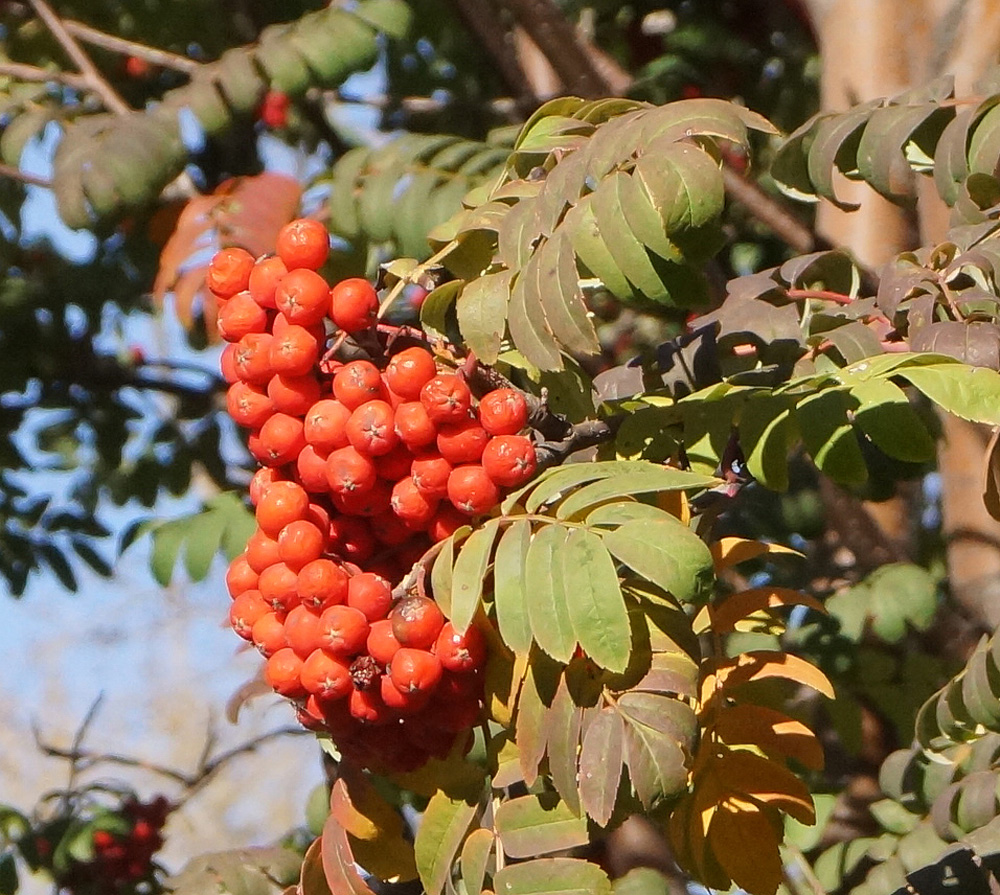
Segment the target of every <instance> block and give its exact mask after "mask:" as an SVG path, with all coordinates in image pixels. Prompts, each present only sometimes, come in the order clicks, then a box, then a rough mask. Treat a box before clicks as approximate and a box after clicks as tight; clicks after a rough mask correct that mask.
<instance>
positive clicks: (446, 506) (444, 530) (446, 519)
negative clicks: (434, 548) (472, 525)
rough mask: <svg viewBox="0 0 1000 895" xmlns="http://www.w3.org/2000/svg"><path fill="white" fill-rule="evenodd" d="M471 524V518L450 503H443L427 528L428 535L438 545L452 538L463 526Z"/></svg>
mask: <svg viewBox="0 0 1000 895" xmlns="http://www.w3.org/2000/svg"><path fill="white" fill-rule="evenodd" d="M468 524H469V517H468V516H467V515H466V514H465V513H462V512H459V511H458V510H456V509H455V507H453V506H452V505H451V504H450V503H442V504H441V506H440V507H438V511H437V512H436V513H435V514H434V518H433V519H431V523H430V525H428V526H427V534H428V536H429V537H430V539H431V540H432V541H433V542H434V543H435V544H436V543H437V542H438V541H443V540H444V539H445V538H450V537H451V536H452V535H453V534H454V533H455V532H456V531H457V530H458V529H460V528H461V527H462V526H463V525H468Z"/></svg>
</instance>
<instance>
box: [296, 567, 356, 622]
mask: <svg viewBox="0 0 1000 895" xmlns="http://www.w3.org/2000/svg"><path fill="white" fill-rule="evenodd" d="M347 584H348V575H347V572H345V571H344V570H343V568H341V566H339V565H337V564H336V563H335V562H334V561H333V560H331V559H323V558H321V559H314V560H313V561H312V562H309V563H306V564H305V565H304V566H303V567H302V568H301V569H299V577H298V582H297V588H298V592H299V598H300V599H301V600H302V602H303V603H304V604H305V605H306V606H309V607H311V608H313V609H325V608H327V607H328V606H336V605H339V604H341V603H346V602H347Z"/></svg>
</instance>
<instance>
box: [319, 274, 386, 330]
mask: <svg viewBox="0 0 1000 895" xmlns="http://www.w3.org/2000/svg"><path fill="white" fill-rule="evenodd" d="M377 312H378V293H377V292H376V291H375V287H374V286H372V284H371V283H369V282H368V281H367V280H363V279H361V278H360V277H352V278H351V279H348V280H341V281H340V282H339V283H337V285H336V286H334V287H333V288H332V289H331V290H330V316H331V317H332V318H333V322H334V323H336V324H337V326H339V327H340V328H341V329H342V330H343V331H344V332H347V333H356V332H361V331H362V330H365V329H369V328H370V327H371V326H372V325H373V324H374V323H375V315H376V314H377Z"/></svg>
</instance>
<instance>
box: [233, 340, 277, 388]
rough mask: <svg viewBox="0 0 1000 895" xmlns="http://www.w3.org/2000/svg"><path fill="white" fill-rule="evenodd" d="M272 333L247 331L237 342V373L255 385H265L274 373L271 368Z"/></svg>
mask: <svg viewBox="0 0 1000 895" xmlns="http://www.w3.org/2000/svg"><path fill="white" fill-rule="evenodd" d="M273 341H274V337H273V336H272V335H271V334H270V333H247V334H246V335H245V336H244V337H243V338H242V339H240V340H239V341H238V342H237V343H236V350H235V352H234V354H233V367H234V369H235V370H236V375H237V376H238V377H239V378H240V379H241V380H243V382H249V383H251V384H253V385H264V384H265V383H266V382H267V381H268V380H269V379H270V378H271V375H272V373H273V370H272V368H271V343H272V342H273Z"/></svg>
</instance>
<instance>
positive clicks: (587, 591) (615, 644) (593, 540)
mask: <svg viewBox="0 0 1000 895" xmlns="http://www.w3.org/2000/svg"><path fill="white" fill-rule="evenodd" d="M562 580H563V591H564V593H565V595H566V599H567V601H568V603H569V610H570V617H571V619H572V623H573V630H574V632H575V635H576V640H577V642H578V643H579V644H580V647H581V649H582V650H583V651H584V652H585V653H586V654H587V655H588V656H589V657H590V658H591V659H593V660H594V662H596V663H597V664H598V665H599V666H600V667H601V668H606V669H608V670H609V671H617V672H621V671H624V670H625V668H626V667H627V666H628V662H629V657H630V655H631V652H632V632H631V629H630V627H629V619H628V610H627V609H626V608H625V600H624V598H623V597H622V592H621V588H620V586H619V584H618V573H617V572H616V571H615V565H614V562H613V561H612V559H611V556H610V555H609V554H608V548H607V546H606V545H605V543H604V542H603V541H602V540H601V538H600V537H599V536H598V535H596V534H594V533H592V532H589V531H585V530H583V529H579V528H575V529H572V530H570V531H569V533H568V535H567V537H566V541H565V544H564V546H563V548H562Z"/></svg>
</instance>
